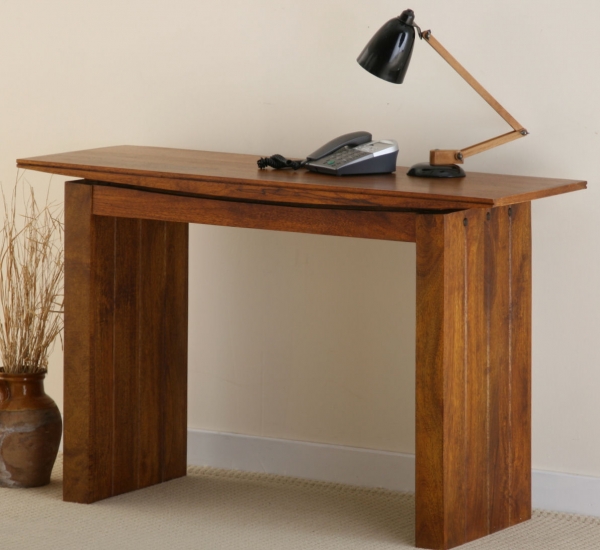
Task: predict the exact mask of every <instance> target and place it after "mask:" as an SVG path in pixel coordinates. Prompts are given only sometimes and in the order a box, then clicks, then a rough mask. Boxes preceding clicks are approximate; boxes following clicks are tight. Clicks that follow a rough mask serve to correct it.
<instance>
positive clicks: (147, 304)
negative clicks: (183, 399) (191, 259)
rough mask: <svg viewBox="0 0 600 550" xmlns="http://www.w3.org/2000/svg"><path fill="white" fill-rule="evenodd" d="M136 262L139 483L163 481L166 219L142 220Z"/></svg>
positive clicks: (145, 484) (143, 485)
mask: <svg viewBox="0 0 600 550" xmlns="http://www.w3.org/2000/svg"><path fill="white" fill-rule="evenodd" d="M140 223H141V246H140V264H139V277H140V279H139V285H140V295H139V298H138V299H139V329H138V330H139V332H138V342H139V374H138V377H139V407H140V410H139V422H140V424H139V436H140V437H139V443H140V463H139V466H140V469H139V473H138V476H139V477H138V483H139V486H140V487H147V486H149V485H154V484H155V483H159V482H160V481H162V473H163V472H162V464H163V460H164V433H165V418H164V399H165V398H166V395H165V388H164V375H165V360H166V357H165V354H164V327H165V319H164V314H165V298H166V296H165V292H166V285H167V279H166V275H167V274H166V264H167V250H166V223H165V222H156V221H147V220H143V221H141V222H140Z"/></svg>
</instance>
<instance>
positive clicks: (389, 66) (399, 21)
mask: <svg viewBox="0 0 600 550" xmlns="http://www.w3.org/2000/svg"><path fill="white" fill-rule="evenodd" d="M413 21H414V13H413V11H412V10H405V11H404V12H402V15H400V16H399V17H396V18H395V19H390V20H389V21H388V22H387V23H386V24H385V25H384V26H383V27H381V28H380V29H379V30H378V31H377V33H376V34H375V36H373V38H371V40H370V41H369V43H368V44H367V45H366V47H365V49H364V50H363V51H362V52H361V54H360V55H359V56H358V59H357V61H358V63H359V65H360V66H361V67H362V68H363V69H365V70H367V71H369V72H370V73H371V74H373V75H375V76H378V77H379V78H382V79H383V80H387V81H388V82H392V83H393V84H402V82H403V81H404V75H405V74H406V70H407V69H408V64H409V63H410V57H411V55H412V50H413V46H414V43H415V29H414V27H413V26H412V24H411V23H412V22H413Z"/></svg>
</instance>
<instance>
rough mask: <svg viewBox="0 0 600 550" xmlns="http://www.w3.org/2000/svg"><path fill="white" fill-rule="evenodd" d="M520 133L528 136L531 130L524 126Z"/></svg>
mask: <svg viewBox="0 0 600 550" xmlns="http://www.w3.org/2000/svg"><path fill="white" fill-rule="evenodd" d="M520 134H521V135H522V136H527V135H529V132H528V131H527V130H525V128H523V129H522V130H521V131H520Z"/></svg>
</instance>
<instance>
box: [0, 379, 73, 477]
mask: <svg viewBox="0 0 600 550" xmlns="http://www.w3.org/2000/svg"><path fill="white" fill-rule="evenodd" d="M45 376H46V373H44V372H41V373H36V374H8V373H4V372H0V487H39V486H41V485H47V484H48V483H50V474H51V472H52V467H53V466H54V461H55V460H56V455H57V453H58V446H59V444H60V438H61V435H62V419H61V417H60V412H59V411H58V407H57V406H56V403H55V402H54V401H53V400H52V398H50V397H49V396H47V395H46V393H45V392H44V377H45Z"/></svg>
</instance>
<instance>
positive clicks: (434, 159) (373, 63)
mask: <svg viewBox="0 0 600 550" xmlns="http://www.w3.org/2000/svg"><path fill="white" fill-rule="evenodd" d="M414 21H415V13H414V12H413V10H404V11H403V12H402V15H400V16H398V17H396V18H394V19H390V20H389V21H388V22H387V23H386V24H385V25H384V26H383V27H381V29H379V30H378V31H377V33H376V34H375V35H374V36H373V38H371V40H370V41H369V43H368V44H367V45H366V47H365V49H364V50H363V51H362V53H361V54H360V55H359V56H358V59H357V61H358V63H359V64H360V66H361V67H363V68H364V69H366V70H367V71H369V72H370V73H371V74H373V75H375V76H377V77H379V78H382V79H383V80H387V81H388V82H392V83H393V84H402V82H403V81H404V75H405V74H406V70H407V69H408V64H409V62H410V57H411V55H412V50H413V46H414V43H415V29H417V31H418V33H419V38H421V39H422V40H425V42H427V43H428V44H429V45H430V46H431V47H432V48H433V49H434V50H435V51H436V52H437V53H439V54H440V55H441V56H442V57H443V58H444V59H445V60H446V62H447V63H448V64H449V65H450V66H451V67H452V68H453V69H454V70H455V71H456V72H457V73H458V74H459V75H460V76H462V77H463V78H464V79H465V80H466V81H467V83H468V84H470V85H471V87H472V88H473V89H474V90H475V91H476V92H477V93H478V94H479V95H480V96H481V97H483V99H485V100H486V101H487V102H488V103H489V104H490V106H491V107H492V108H493V109H494V110H495V111H496V112H497V113H498V114H499V115H500V116H501V117H502V118H503V119H504V120H506V122H508V124H510V126H512V128H513V131H512V132H508V133H507V134H503V135H501V136H498V137H495V138H492V139H488V140H487V141H484V142H482V143H477V144H476V145H471V146H470V147H465V148H464V149H458V150H454V149H452V150H440V149H434V150H432V151H430V153H429V162H422V163H419V164H415V165H414V166H413V167H412V168H411V169H410V170H409V171H408V175H409V176H417V177H427V178H460V177H464V176H465V175H466V174H465V172H464V170H463V169H462V168H461V167H460V166H457V165H458V164H463V161H464V159H465V158H466V157H470V156H472V155H476V154H477V153H482V152H483V151H487V150H488V149H492V148H493V147H496V146H498V145H502V144H503V143H508V142H509V141H513V140H515V139H518V138H520V137H523V136H526V135H527V133H528V132H527V130H525V128H523V126H521V125H520V124H519V123H518V122H517V121H516V120H515V119H514V118H513V117H512V116H511V115H510V114H509V113H508V112H507V111H506V109H504V108H503V107H502V106H501V105H500V104H499V103H498V102H497V101H496V100H495V99H494V98H493V97H492V96H491V95H490V93H489V92H488V91H487V90H485V89H484V87H483V86H482V85H481V84H479V82H477V81H476V80H475V79H474V78H473V77H472V76H471V75H470V74H469V73H468V72H467V70H466V69H465V68H464V67H463V66H462V65H461V64H460V63H459V62H458V61H457V60H456V59H455V58H454V57H452V55H450V53H448V51H447V50H446V49H445V48H444V47H443V46H442V45H441V44H440V43H439V42H438V41H437V40H436V39H435V38H434V37H433V35H432V34H431V31H424V32H423V31H421V29H420V28H419V26H418V25H417V24H416V23H415V22H414Z"/></svg>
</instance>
